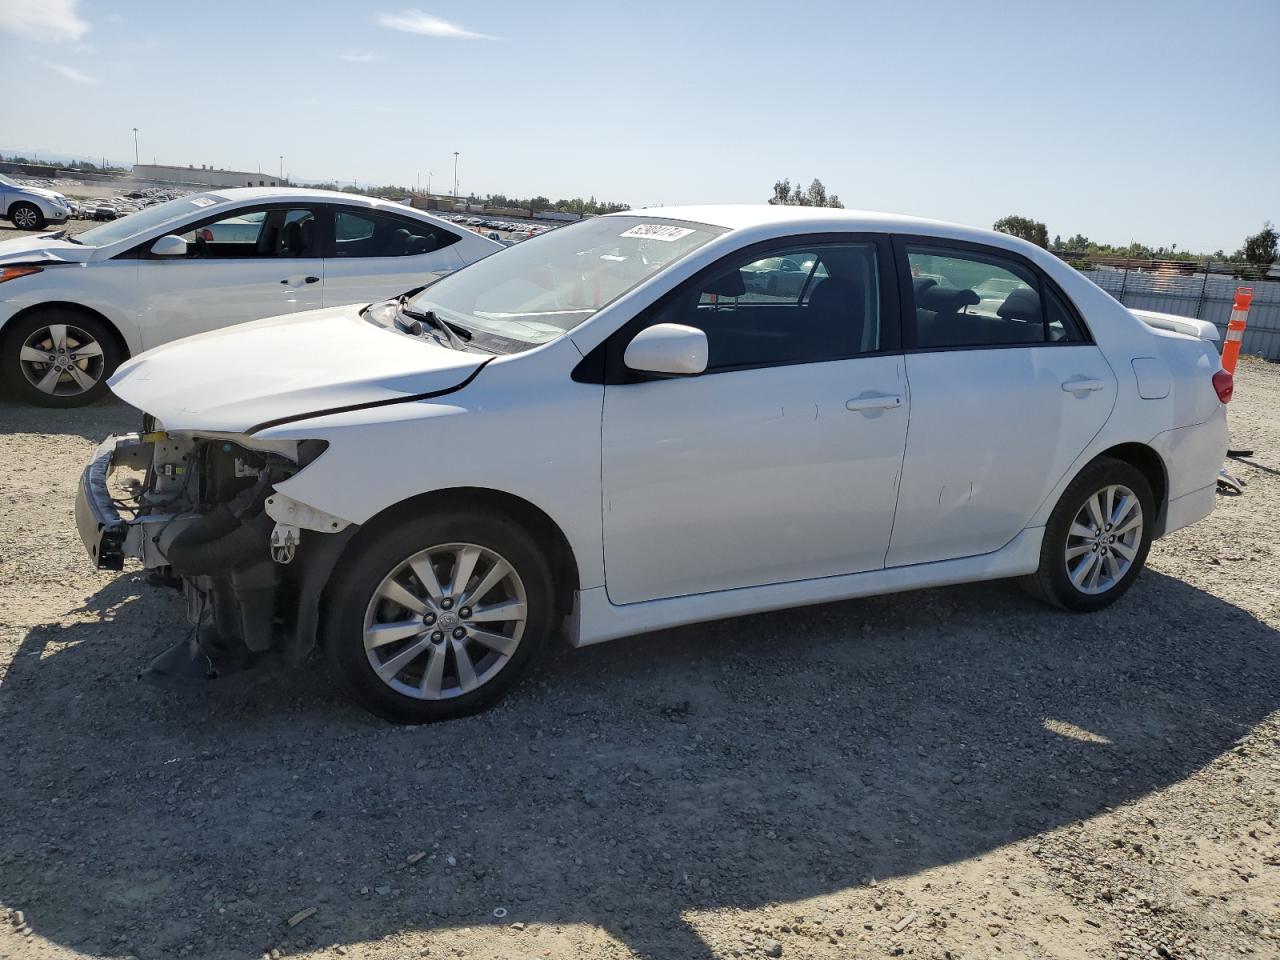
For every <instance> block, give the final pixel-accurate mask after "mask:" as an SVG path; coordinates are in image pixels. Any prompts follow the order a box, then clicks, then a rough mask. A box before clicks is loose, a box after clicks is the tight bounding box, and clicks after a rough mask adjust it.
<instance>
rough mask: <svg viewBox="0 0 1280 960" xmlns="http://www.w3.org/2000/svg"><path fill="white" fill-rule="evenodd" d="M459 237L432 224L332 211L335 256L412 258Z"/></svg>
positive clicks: (378, 214) (361, 212) (382, 215)
mask: <svg viewBox="0 0 1280 960" xmlns="http://www.w3.org/2000/svg"><path fill="white" fill-rule="evenodd" d="M457 239H458V238H457V237H456V236H455V235H453V234H451V233H449V232H447V231H444V230H437V229H435V228H434V227H432V226H431V225H430V224H426V223H422V222H420V221H416V220H409V219H407V218H404V217H396V216H390V215H387V214H382V213H371V212H366V211H364V210H349V209H337V210H335V211H334V214H333V241H334V244H333V245H334V255H335V256H338V257H411V256H415V255H416V254H420V253H430V252H431V251H432V250H439V249H440V248H441V247H447V246H448V245H449V244H451V243H453V242H454V241H455V240H457Z"/></svg>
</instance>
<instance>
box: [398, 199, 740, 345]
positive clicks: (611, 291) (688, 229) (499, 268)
mask: <svg viewBox="0 0 1280 960" xmlns="http://www.w3.org/2000/svg"><path fill="white" fill-rule="evenodd" d="M724 232H725V228H723V227H712V226H708V225H707V224H704V223H687V222H685V221H681V220H663V219H658V218H653V217H617V216H610V217H595V218H592V219H590V220H583V221H580V222H578V223H575V224H573V225H572V226H568V227H561V228H559V229H558V230H552V231H551V232H550V233H546V234H543V235H542V236H539V237H536V238H534V239H532V240H525V241H523V242H522V243H518V244H516V245H515V246H514V247H507V248H506V249H505V250H502V251H500V252H498V253H494V254H491V255H490V256H488V257H485V258H484V259H483V260H479V261H477V262H475V263H473V264H471V265H470V266H468V267H466V268H465V269H463V270H459V271H458V272H457V273H453V274H450V275H449V276H447V277H445V278H444V279H442V280H439V281H437V282H436V283H433V284H432V285H431V286H429V287H427V289H425V290H423V291H422V292H421V293H419V294H417V295H416V296H415V297H413V299H412V300H410V301H409V304H408V305H409V307H410V308H411V309H413V310H415V311H417V312H419V313H423V312H426V311H428V310H429V311H432V312H433V313H435V314H437V315H438V316H440V317H441V318H443V319H445V320H450V321H452V322H454V323H457V324H461V325H462V326H464V327H467V328H469V329H476V330H481V331H485V332H488V333H493V334H497V335H498V336H502V337H507V338H509V339H512V340H518V341H523V342H524V343H546V342H547V341H548V340H554V339H555V338H556V337H558V336H560V335H561V334H562V333H565V332H566V331H569V330H572V329H573V328H574V327H576V326H577V325H578V324H580V323H582V322H583V321H584V320H586V319H587V318H588V317H590V316H591V315H592V314H593V313H595V312H596V311H597V310H599V309H600V308H601V307H604V306H607V305H608V304H609V303H611V302H613V301H614V300H616V299H617V298H618V297H620V296H622V295H623V294H624V293H626V292H627V291H628V290H630V289H631V288H632V287H634V286H636V285H637V284H638V283H640V282H641V281H643V280H646V279H648V278H649V277H651V276H653V275H654V274H655V273H657V272H658V271H659V270H662V269H664V268H665V267H667V266H669V265H671V264H673V263H675V262H676V261H677V260H679V259H681V258H683V257H686V256H688V255H689V254H690V253H692V252H693V251H694V250H697V249H698V248H699V247H701V246H702V245H703V244H705V243H707V242H708V241H710V240H711V239H713V238H714V237H717V236H719V235H720V234H722V233H724Z"/></svg>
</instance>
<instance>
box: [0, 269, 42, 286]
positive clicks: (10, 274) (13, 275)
mask: <svg viewBox="0 0 1280 960" xmlns="http://www.w3.org/2000/svg"><path fill="white" fill-rule="evenodd" d="M42 269H44V268H43V267H32V266H26V267H0V283H4V282H5V281H6V280H16V279H17V278H18V277H25V276H27V275H28V274H31V273H39V272H40V271H41V270H42Z"/></svg>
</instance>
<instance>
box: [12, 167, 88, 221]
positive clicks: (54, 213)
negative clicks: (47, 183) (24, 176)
mask: <svg viewBox="0 0 1280 960" xmlns="http://www.w3.org/2000/svg"><path fill="white" fill-rule="evenodd" d="M0 210H3V211H4V215H5V217H7V218H8V220H9V222H10V223H12V224H13V225H14V226H15V227H17V228H18V229H19V230H43V229H44V227H45V226H46V225H47V224H50V223H65V222H66V221H67V219H68V218H69V217H70V216H71V202H70V201H69V200H68V199H67V198H66V197H64V196H63V195H62V194H60V193H58V192H57V191H56V190H46V189H45V188H44V187H28V186H25V185H23V184H20V183H18V182H17V181H16V180H14V179H13V178H12V177H6V176H5V175H4V174H0Z"/></svg>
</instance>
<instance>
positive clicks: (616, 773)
mask: <svg viewBox="0 0 1280 960" xmlns="http://www.w3.org/2000/svg"><path fill="white" fill-rule="evenodd" d="M140 591H142V596H141V597H139V598H136V599H131V598H133V597H134V595H135V594H137V593H139V592H140ZM88 609H89V610H90V611H91V612H92V611H99V610H100V611H103V612H104V613H105V612H106V611H111V612H110V614H109V620H107V621H104V622H102V623H97V624H92V625H81V626H72V627H67V628H61V627H57V626H50V627H41V628H37V629H34V630H32V631H30V633H29V634H28V635H27V636H26V638H25V640H24V641H23V643H22V644H21V648H20V649H19V651H18V653H17V656H16V658H15V659H14V662H13V664H12V668H11V670H10V672H9V674H8V676H7V678H6V679H5V681H4V683H3V686H2V687H0V723H2V725H3V730H2V735H0V736H2V740H3V743H4V744H5V750H4V753H3V756H2V757H0V775H2V777H3V781H4V783H5V784H6V786H5V789H4V791H3V796H2V797H0V823H3V828H2V829H0V901H3V902H4V903H6V904H8V905H11V906H15V907H21V908H23V909H25V910H26V913H27V916H28V917H29V919H30V922H31V924H32V925H33V926H34V928H35V929H36V931H37V933H39V934H40V935H41V936H44V937H47V938H49V939H51V940H53V941H55V942H57V943H60V944H64V945H66V946H69V947H73V948H75V949H78V950H82V951H86V952H101V953H104V954H108V955H123V954H127V953H132V954H136V955H137V956H139V957H142V958H144V960H145V958H150V957H156V956H163V955H168V954H170V953H173V954H176V953H178V952H179V951H180V950H181V949H182V948H183V947H184V946H185V947H187V948H188V949H189V950H190V951H191V952H193V953H194V954H195V955H198V956H210V957H221V956H228V957H229V956H241V955H244V954H246V953H252V952H256V951H260V950H263V949H265V948H268V947H270V946H274V945H281V946H285V947H286V948H290V949H297V948H302V947H306V946H310V945H325V944H329V943H333V942H338V943H355V942H361V941H365V940H369V939H374V938H378V937H383V936H387V935H394V934H396V933H398V932H402V931H414V930H425V931H432V930H438V931H442V930H447V929H449V928H456V927H461V926H473V927H474V926H477V925H481V924H485V923H495V922H496V921H495V920H494V919H493V917H492V911H493V910H494V908H496V907H503V908H505V909H506V910H507V911H509V912H508V915H507V917H506V918H505V919H504V920H503V921H502V923H503V924H509V923H511V922H512V921H516V920H521V921H525V922H529V923H536V922H555V923H560V922H575V921H580V922H584V923H588V924H593V925H598V926H600V927H602V928H605V929H607V930H609V931H610V932H611V933H612V934H613V935H614V936H616V937H617V938H618V939H620V940H622V941H623V942H625V943H627V944H628V945H629V946H630V947H631V948H632V949H633V950H635V951H636V952H637V953H638V954H640V955H642V956H647V957H654V958H666V957H681V958H703V957H709V956H711V955H712V950H711V949H710V947H708V946H707V945H706V944H704V943H703V942H702V941H701V940H700V939H699V938H698V937H697V935H696V934H695V932H694V931H693V930H692V928H691V927H689V926H688V925H687V924H686V923H685V921H684V920H683V919H682V917H683V916H684V915H685V914H686V912H687V911H691V910H699V909H714V908H720V907H740V908H744V909H750V908H754V907H757V906H760V905H762V904H765V903H770V902H787V901H794V900H798V899H802V898H807V897H811V896H814V895H818V894H824V893H831V892H837V891H840V890H842V889H845V888H847V887H850V886H852V885H854V884H856V883H858V882H859V881H860V880H861V879H862V878H863V877H865V876H866V875H868V874H874V875H875V876H877V877H881V878H883V877H890V876H894V875H902V874H910V873H913V872H916V871H919V870H922V869H925V868H928V867H932V866H935V865H939V864H946V863H949V862H953V861H956V860H960V859H963V858H968V857H971V856H974V855H976V854H980V853H983V852H984V851H988V850H991V849H992V848H994V847H997V846H999V845H1002V844H1006V843H1009V842H1010V841H1014V840H1017V839H1019V838H1023V837H1027V836H1029V835H1033V834H1036V833H1038V832H1041V831H1044V830H1047V829H1049V828H1052V827H1054V826H1055V825H1058V824H1062V823H1064V822H1069V821H1071V820H1075V819H1078V818H1082V817H1088V816H1090V815H1092V814H1095V813H1098V812H1100V811H1101V810H1103V809H1104V808H1106V807H1109V806H1114V805H1116V804H1119V803H1123V802H1125V801H1127V800H1131V799H1133V798H1136V797H1139V796H1141V795H1143V794H1146V793H1147V792H1149V791H1151V790H1154V789H1157V788H1160V787H1162V786H1164V785H1167V784H1170V783H1173V782H1175V781H1178V780H1180V779H1182V778H1184V777H1186V776H1188V775H1189V774H1191V773H1192V772H1194V771H1195V770H1196V769H1197V768H1199V767H1201V766H1202V765H1203V764H1205V763H1207V762H1208V761H1210V760H1212V759H1213V758H1214V757H1215V756H1217V755H1218V754H1220V753H1222V752H1223V751H1225V750H1227V749H1228V748H1229V747H1230V746H1231V745H1232V744H1233V742H1234V741H1236V740H1237V739H1238V738H1240V737H1241V736H1243V735H1244V734H1245V733H1246V732H1247V731H1248V730H1249V728H1250V727H1251V725H1253V724H1255V723H1257V722H1258V721H1259V720H1261V719H1262V718H1264V717H1265V716H1267V715H1268V714H1269V713H1271V712H1272V711H1274V710H1276V709H1277V706H1278V705H1280V704H1278V702H1280V684H1277V676H1278V673H1277V649H1278V648H1277V643H1276V641H1277V633H1276V631H1274V630H1272V629H1271V628H1269V627H1267V626H1266V625H1265V624H1263V623H1261V622H1259V621H1258V620H1256V619H1255V618H1254V617H1252V616H1251V615H1249V614H1247V613H1245V612H1244V611H1242V610H1240V609H1238V608H1236V607H1233V606H1230V605H1228V604H1226V603H1224V602H1223V601H1221V600H1218V599H1216V598H1215V597H1213V596H1211V595H1208V594H1206V593H1203V592H1201V591H1199V590H1196V589H1194V588H1192V587H1190V586H1188V585H1187V584H1185V583H1183V582H1181V581H1178V580H1174V579H1171V578H1168V577H1165V576H1161V575H1158V574H1154V573H1151V572H1147V573H1146V574H1144V576H1143V577H1142V579H1141V580H1140V581H1139V583H1138V584H1137V585H1136V587H1135V589H1134V590H1133V592H1132V593H1130V595H1129V596H1128V597H1127V598H1126V599H1125V600H1124V601H1123V602H1122V603H1120V604H1119V605H1118V606H1116V607H1113V608H1111V609H1110V610H1108V611H1106V612H1104V613H1101V614H1097V615H1093V616H1088V617H1079V616H1070V615H1067V614H1063V613H1059V612H1054V611H1049V610H1046V609H1044V608H1042V607H1040V606H1038V605H1036V604H1034V603H1033V602H1031V601H1029V600H1027V599H1025V598H1023V597H1022V596H1021V594H1019V593H1017V592H1016V591H1015V590H1014V589H1012V588H1011V587H1009V586H1007V585H1004V584H990V585H983V586H975V587H966V588H955V589H948V590H935V591H928V592H924V593H916V594H906V595H900V596H893V597H881V598H876V599H872V600H865V601H855V602H848V603H841V604H833V605H827V606H823V607H815V608H810V609H806V610H799V611H790V612H781V613H775V614H768V615H762V616H757V617H750V618H744V619H739V620H734V621H727V622H722V623H718V624H712V625H707V626H702V627H689V628H682V629H679V630H671V631H666V632H664V633H661V634H655V635H651V636H648V637H642V638H634V639H631V640H624V641H619V642H617V643H614V644H609V645H605V646H602V647H596V648H590V649H586V650H581V651H569V650H567V649H564V650H560V649H557V650H553V651H552V652H551V654H550V656H548V657H547V658H546V660H545V661H544V663H543V664H542V665H541V666H540V668H539V669H538V670H537V671H536V672H535V674H534V675H533V677H532V679H531V681H530V682H526V683H525V684H524V685H522V686H521V687H520V688H519V689H518V690H517V691H516V693H515V694H514V695H513V696H512V697H511V698H510V699H508V700H507V701H506V702H505V703H504V704H503V705H502V706H500V707H499V708H497V709H495V710H493V711H491V712H490V713H488V714H486V715H483V716H480V717H476V718H472V719H469V720H464V721H458V722H454V723H450V724H445V725H440V726H437V727H433V728H420V729H399V728H392V727H389V726H385V725H382V724H381V723H379V722H376V721H374V720H372V719H370V718H368V717H366V716H365V715H364V714H362V713H361V712H360V711H359V710H357V709H356V708H354V707H352V706H350V705H349V704H348V703H347V702H346V701H344V700H343V699H342V697H341V696H340V695H338V694H337V693H335V692H334V691H333V690H332V688H331V687H330V685H329V684H328V682H327V680H326V679H325V678H324V675H323V673H322V672H321V671H320V670H319V669H304V670H301V671H298V672H296V673H293V674H286V675H277V676H274V677H257V678H253V679H249V680H244V681H241V682H240V683H239V684H238V685H234V686H229V687H226V688H224V689H222V690H220V691H217V692H215V693H214V694H213V695H211V696H209V697H206V698H199V699H195V700H179V699H173V698H171V697H170V696H168V695H166V694H163V693H160V692H156V691H152V690H150V689H147V688H141V687H139V686H138V685H137V684H136V683H135V682H134V680H133V679H132V677H133V673H134V672H135V671H136V669H137V668H138V666H139V665H140V664H141V663H143V662H144V661H145V659H146V658H147V657H148V656H149V655H150V654H152V653H154V652H156V651H157V650H159V649H160V648H161V647H163V646H164V645H165V644H166V643H167V641H168V640H169V639H170V638H171V637H172V636H173V635H174V632H175V631H177V630H178V629H179V626H178V620H177V613H176V611H177V608H176V602H173V601H166V600H164V599H162V598H160V597H159V596H157V595H156V594H155V593H154V592H153V591H148V590H146V589H144V588H142V587H140V583H139V578H138V577H136V576H128V575H126V576H123V577H121V578H119V579H117V580H116V581H113V583H112V584H111V585H110V586H109V587H108V588H106V589H105V590H103V591H102V593H100V594H99V595H97V596H96V597H94V598H92V600H91V602H90V604H89V607H88ZM1046 720H1049V721H1062V722H1064V723H1068V724H1071V725H1074V727H1077V728H1081V729H1083V730H1085V731H1088V733H1089V734H1092V735H1094V737H1095V738H1096V739H1094V740H1092V741H1089V742H1087V741H1086V740H1081V739H1073V738H1070V737H1067V736H1063V735H1060V734H1059V733H1056V732H1053V730H1052V729H1050V727H1049V726H1046V723H1045V721H1046ZM1053 726H1054V727H1055V728H1059V729H1061V728H1060V727H1059V725H1057V724H1054V725H1053ZM416 851H424V852H425V853H426V854H427V856H426V857H425V858H423V859H422V860H420V861H419V862H418V863H417V865H416V866H415V867H413V868H412V869H410V868H409V867H408V866H407V864H406V857H407V856H409V855H410V854H413V853H415V852H416ZM450 856H452V857H453V858H454V859H455V860H456V866H450V865H449V864H448V863H447V860H446V858H447V857H450ZM363 887H368V888H369V893H367V894H362V893H361V889H362V888H363ZM379 888H382V889H383V890H387V888H390V890H389V892H386V893H379V892H378V889H379ZM310 906H314V907H316V908H317V913H316V914H315V915H314V916H313V917H311V918H310V919H308V920H307V921H305V922H304V923H303V924H301V925H300V926H298V927H297V928H295V929H292V930H290V929H287V928H286V927H285V924H284V921H285V919H286V918H287V917H289V916H290V915H291V914H293V913H294V912H296V911H298V910H301V909H303V908H305V907H310ZM224 911H225V912H224Z"/></svg>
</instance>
